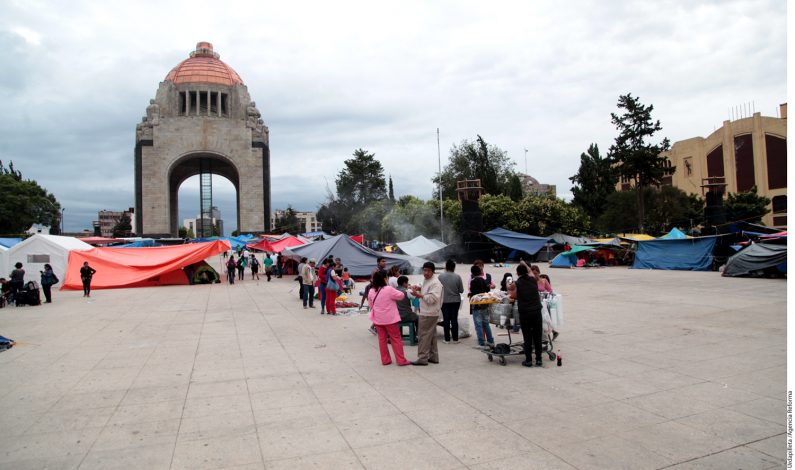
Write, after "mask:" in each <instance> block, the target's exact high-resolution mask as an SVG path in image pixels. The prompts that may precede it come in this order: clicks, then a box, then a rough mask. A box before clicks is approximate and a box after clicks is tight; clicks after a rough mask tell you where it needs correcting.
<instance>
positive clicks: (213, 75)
mask: <svg viewBox="0 0 795 470" xmlns="http://www.w3.org/2000/svg"><path fill="white" fill-rule="evenodd" d="M219 57H220V56H219V55H218V53H217V52H214V51H213V45H212V44H210V43H209V42H199V43H197V44H196V50H195V51H193V52H191V53H190V57H189V58H187V59H185V60H183V61H182V62H180V63H179V64H178V65H177V66H176V67H174V68H173V69H171V71H170V72H169V73H168V75H166V80H169V81H171V82H173V83H174V84H175V85H180V84H184V83H210V84H213V85H225V86H233V85H238V84H239V85H242V84H243V80H241V79H240V75H238V74H237V72H235V71H234V70H233V69H232V67H230V66H228V65H226V64H225V63H224V62H223V61H222V60H221V59H219Z"/></svg>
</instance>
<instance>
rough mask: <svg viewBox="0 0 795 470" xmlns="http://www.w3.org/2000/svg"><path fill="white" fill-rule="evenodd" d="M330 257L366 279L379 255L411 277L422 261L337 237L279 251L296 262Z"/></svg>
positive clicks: (341, 236)
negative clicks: (337, 259)
mask: <svg viewBox="0 0 795 470" xmlns="http://www.w3.org/2000/svg"><path fill="white" fill-rule="evenodd" d="M329 255H333V256H334V257H335V258H340V259H341V260H342V264H343V265H344V266H345V267H346V268H348V272H349V273H350V274H351V276H354V277H369V276H370V275H371V274H372V273H373V270H374V269H375V267H376V264H377V263H376V260H377V259H378V257H381V256H382V257H384V258H386V265H387V268H390V267H392V266H397V267H399V268H400V269H401V271H405V272H409V273H412V274H414V273H417V272H420V271H421V270H422V264H423V263H424V262H425V260H424V259H422V258H416V257H413V256H406V255H398V254H395V253H381V252H378V251H373V250H371V249H369V248H367V247H364V246H362V245H360V244H358V243H356V242H355V241H353V240H351V238H350V237H349V236H347V235H337V236H335V237H331V238H328V239H326V240H320V241H316V242H314V243H310V244H309V245H302V246H294V247H291V248H287V249H285V250H284V251H282V256H284V257H286V258H289V259H293V260H296V261H297V260H300V259H301V258H302V257H306V258H307V259H311V258H314V259H316V260H317V261H318V262H320V260H322V259H324V258H328V256H329Z"/></svg>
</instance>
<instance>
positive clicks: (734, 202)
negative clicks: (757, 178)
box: [723, 186, 770, 224]
mask: <svg viewBox="0 0 795 470" xmlns="http://www.w3.org/2000/svg"><path fill="white" fill-rule="evenodd" d="M723 205H724V207H725V208H726V220H728V221H729V222H740V221H745V222H749V223H752V224H759V223H761V222H762V217H764V216H765V215H767V213H768V212H770V209H769V208H768V206H769V205H770V199H769V198H766V197H764V196H759V195H757V194H756V186H754V187H753V188H751V189H750V190H748V191H746V192H743V193H729V195H728V196H727V197H726V202H724V204H723Z"/></svg>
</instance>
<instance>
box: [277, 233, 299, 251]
mask: <svg viewBox="0 0 795 470" xmlns="http://www.w3.org/2000/svg"><path fill="white" fill-rule="evenodd" d="M306 243H307V242H305V241H304V240H301V239H300V238H298V237H294V236H292V235H288V236H286V237H284V238H281V239H279V240H277V241H275V242H271V246H272V247H273V251H275V252H276V253H281V252H282V251H284V249H285V248H292V247H294V246H301V245H306Z"/></svg>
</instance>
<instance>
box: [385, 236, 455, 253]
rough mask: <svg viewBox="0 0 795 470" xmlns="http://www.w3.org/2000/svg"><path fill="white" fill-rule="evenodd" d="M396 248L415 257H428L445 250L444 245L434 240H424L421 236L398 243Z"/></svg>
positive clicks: (445, 246)
mask: <svg viewBox="0 0 795 470" xmlns="http://www.w3.org/2000/svg"><path fill="white" fill-rule="evenodd" d="M397 246H398V248H400V249H401V250H403V253H406V254H407V255H409V256H417V257H421V256H428V255H430V254H432V253H435V252H437V251H439V250H443V249H445V248H447V244H446V243H443V242H441V241H439V240H436V239H435V238H425V237H424V236H422V235H420V236H418V237H415V238H412V239H411V240H409V241H405V242H398V243H397Z"/></svg>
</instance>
